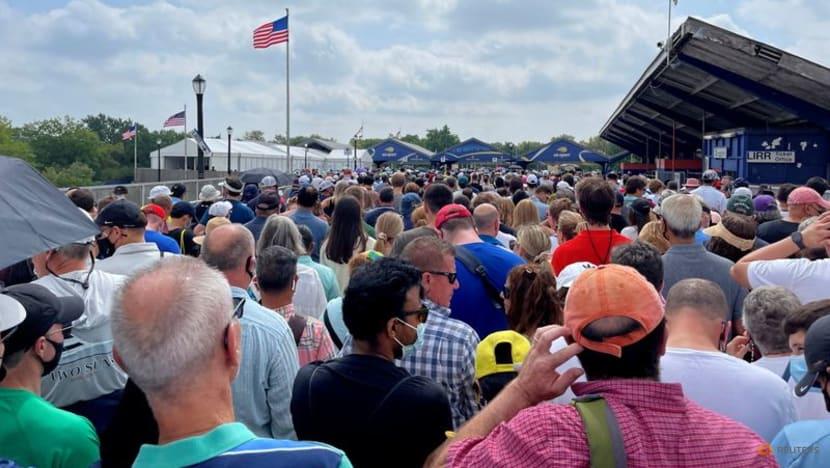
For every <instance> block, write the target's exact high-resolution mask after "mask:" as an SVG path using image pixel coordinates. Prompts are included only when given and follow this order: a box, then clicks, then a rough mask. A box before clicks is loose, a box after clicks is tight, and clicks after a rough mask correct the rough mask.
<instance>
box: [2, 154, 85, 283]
mask: <svg viewBox="0 0 830 468" xmlns="http://www.w3.org/2000/svg"><path fill="white" fill-rule="evenodd" d="M98 232H99V230H98V226H96V225H95V223H94V222H92V220H90V219H89V218H88V217H86V216H85V215H84V214H83V213H81V211H80V210H79V209H78V208H77V207H76V206H75V204H74V203H72V202H71V201H70V200H69V198H67V197H66V195H64V194H63V193H61V192H60V190H58V189H57V188H55V186H54V185H52V184H51V183H50V182H49V181H47V180H46V179H44V178H43V176H41V175H40V174H39V173H38V172H37V171H35V170H34V169H32V167H31V166H29V165H28V164H26V163H25V162H23V161H21V160H20V159H17V158H10V157H6V156H0V239H2V242H3V244H2V246H1V247H0V268H5V267H7V266H9V265H12V264H14V263H17V262H19V261H20V260H24V259H26V258H29V257H31V256H32V255H34V254H37V253H40V252H43V251H45V250H49V249H52V248H55V247H60V246H62V245H66V244H69V243H72V242H76V241H79V240H81V239H85V238H87V237H90V236H94V235H96V234H97V233H98Z"/></svg>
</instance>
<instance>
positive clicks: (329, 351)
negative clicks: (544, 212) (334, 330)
mask: <svg viewBox="0 0 830 468" xmlns="http://www.w3.org/2000/svg"><path fill="white" fill-rule="evenodd" d="M274 312H276V313H278V314H279V315H280V316H281V317H282V318H284V319H285V320H286V321H289V320H291V317H293V316H294V304H288V305H286V306H283V307H280V308H277V309H274ZM297 354H298V355H299V358H300V367H302V366H304V365H306V364H308V363H309V362H313V361H328V360H329V359H331V358H333V357H334V343H332V342H331V337H330V336H329V332H328V330H326V326H325V325H323V322H321V321H319V320H317V319H315V318H312V317H305V329H304V330H303V334H302V335H300V343H299V344H297Z"/></svg>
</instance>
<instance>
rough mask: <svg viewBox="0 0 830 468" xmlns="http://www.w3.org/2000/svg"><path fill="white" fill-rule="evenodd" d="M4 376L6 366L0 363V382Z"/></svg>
mask: <svg viewBox="0 0 830 468" xmlns="http://www.w3.org/2000/svg"><path fill="white" fill-rule="evenodd" d="M5 378H6V366H4V365H2V364H0V382H2V381H3V379H5Z"/></svg>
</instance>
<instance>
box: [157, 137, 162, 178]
mask: <svg viewBox="0 0 830 468" xmlns="http://www.w3.org/2000/svg"><path fill="white" fill-rule="evenodd" d="M156 151H157V152H156V178H157V179H158V182H161V138H159V139H158V140H156Z"/></svg>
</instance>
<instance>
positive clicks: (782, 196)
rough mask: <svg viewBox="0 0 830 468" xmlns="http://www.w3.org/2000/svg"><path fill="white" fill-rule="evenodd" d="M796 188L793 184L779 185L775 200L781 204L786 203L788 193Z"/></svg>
mask: <svg viewBox="0 0 830 468" xmlns="http://www.w3.org/2000/svg"><path fill="white" fill-rule="evenodd" d="M797 188H798V185H795V184H781V185H780V186H778V193H777V194H776V195H775V199H776V200H778V201H780V202H781V203H787V198H789V196H790V192H792V191H793V190H795V189H797Z"/></svg>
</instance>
